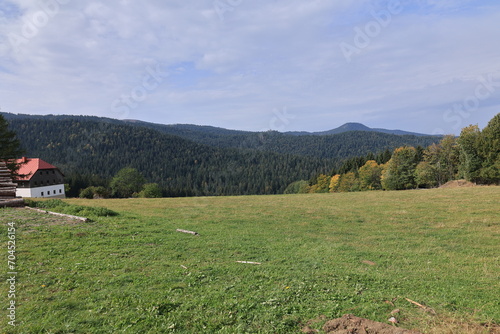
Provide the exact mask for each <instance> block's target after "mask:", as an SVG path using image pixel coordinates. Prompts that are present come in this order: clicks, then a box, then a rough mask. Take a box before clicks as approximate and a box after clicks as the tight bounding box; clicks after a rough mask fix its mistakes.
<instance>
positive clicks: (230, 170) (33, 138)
mask: <svg viewBox="0 0 500 334" xmlns="http://www.w3.org/2000/svg"><path fill="white" fill-rule="evenodd" d="M9 123H10V128H11V129H12V130H14V131H15V132H16V133H17V136H18V138H19V139H20V141H21V143H22V145H23V146H24V148H25V149H26V151H27V155H28V156H30V157H40V158H42V159H44V160H46V161H48V162H50V163H52V164H54V165H56V166H58V167H59V168H61V169H62V171H63V172H64V173H65V174H66V180H67V181H68V182H70V184H71V186H72V187H73V188H75V187H77V188H85V187H87V186H89V185H91V184H92V183H94V184H95V183H96V182H97V183H98V182H100V181H101V180H102V181H103V180H105V179H109V178H110V177H112V176H113V175H115V174H116V173H117V172H118V171H119V170H120V169H121V168H124V167H133V168H136V169H137V170H139V171H140V172H141V173H142V174H143V175H144V176H145V177H146V179H147V180H148V181H149V182H155V183H158V184H160V185H161V186H162V188H163V189H164V190H165V193H166V195H168V196H191V195H240V194H274V193H281V192H283V190H284V189H285V188H286V186H287V185H288V184H290V183H291V182H293V181H296V180H298V179H309V178H311V177H312V176H314V175H315V174H317V173H320V172H326V171H327V170H328V169H330V168H331V167H330V166H331V165H332V161H325V160H320V159H316V158H306V157H300V156H292V155H286V154H277V153H271V152H258V151H255V150H253V151H252V150H236V149H220V148H215V147H210V146H206V145H202V144H198V143H194V142H192V141H189V140H186V139H183V138H180V137H177V136H171V135H167V134H164V133H160V132H158V131H155V130H152V129H148V128H144V127H136V126H129V125H119V124H112V123H109V122H96V121H93V120H78V119H64V120H45V119H29V120H27V119H17V120H16V119H11V120H10V121H9ZM89 183H90V184H89ZM94 184H92V185H94ZM95 185H98V184H95ZM73 190H75V189H73ZM73 195H75V194H73ZM76 195H77V194H76Z"/></svg>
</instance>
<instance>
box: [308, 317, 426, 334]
mask: <svg viewBox="0 0 500 334" xmlns="http://www.w3.org/2000/svg"><path fill="white" fill-rule="evenodd" d="M302 332H303V333H307V334H314V333H318V331H317V330H314V329H312V328H310V327H309V326H306V327H304V328H303V329H302ZM323 333H326V334H334V333H335V334H422V333H420V332H416V331H412V330H407V329H402V328H398V327H396V326H395V325H388V324H384V323H381V322H376V321H372V320H368V319H364V318H360V317H356V316H354V315H352V314H346V315H344V316H343V317H342V318H338V319H334V320H330V321H327V322H326V323H325V325H324V326H323Z"/></svg>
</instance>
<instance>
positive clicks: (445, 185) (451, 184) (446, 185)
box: [439, 180, 476, 188]
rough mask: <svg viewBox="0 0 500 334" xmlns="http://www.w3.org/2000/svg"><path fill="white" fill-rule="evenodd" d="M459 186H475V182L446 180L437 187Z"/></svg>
mask: <svg viewBox="0 0 500 334" xmlns="http://www.w3.org/2000/svg"><path fill="white" fill-rule="evenodd" d="M461 187H476V184H475V183H472V182H469V181H467V180H454V181H449V182H446V183H445V184H443V185H442V186H441V187H439V188H461Z"/></svg>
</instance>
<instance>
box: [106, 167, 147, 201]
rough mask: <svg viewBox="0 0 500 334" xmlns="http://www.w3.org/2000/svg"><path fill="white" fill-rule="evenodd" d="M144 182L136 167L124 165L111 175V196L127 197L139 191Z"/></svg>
mask: <svg viewBox="0 0 500 334" xmlns="http://www.w3.org/2000/svg"><path fill="white" fill-rule="evenodd" d="M145 182H146V180H145V179H144V176H142V174H141V173H139V171H137V169H135V168H130V167H126V168H123V169H121V170H120V171H119V172H118V173H117V174H116V175H115V177H113V179H112V180H111V184H110V187H111V191H112V194H113V196H116V197H122V198H128V197H132V195H133V194H134V193H138V192H140V191H141V189H142V187H143V186H144V183H145Z"/></svg>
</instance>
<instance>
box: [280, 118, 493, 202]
mask: <svg viewBox="0 0 500 334" xmlns="http://www.w3.org/2000/svg"><path fill="white" fill-rule="evenodd" d="M457 179H465V180H467V181H470V182H474V183H477V184H500V114H497V115H496V116H495V117H493V119H491V120H490V122H489V123H488V125H487V126H486V127H485V128H484V129H483V130H482V131H481V130H480V129H479V127H478V126H477V125H470V126H468V127H465V128H463V129H462V131H461V133H460V136H459V137H455V136H445V137H444V138H442V140H441V141H440V142H439V143H436V144H432V145H429V146H428V147H427V148H425V149H424V148H422V147H421V146H418V147H413V146H402V147H399V148H396V149H395V150H394V151H393V152H392V154H388V152H387V151H385V152H383V153H381V154H379V155H377V156H375V155H373V154H369V155H367V156H362V157H357V158H351V159H348V160H347V161H345V162H344V163H343V164H342V165H341V166H340V168H338V169H337V170H335V169H333V170H332V171H331V173H330V174H319V175H318V176H316V177H315V178H313V179H311V180H309V181H306V180H302V181H296V182H293V183H292V184H290V185H289V186H288V187H287V188H286V189H285V193H307V192H310V193H326V192H352V191H366V190H382V189H384V190H404V189H415V188H432V187H439V186H441V185H443V184H445V183H447V182H448V181H451V180H457Z"/></svg>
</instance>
